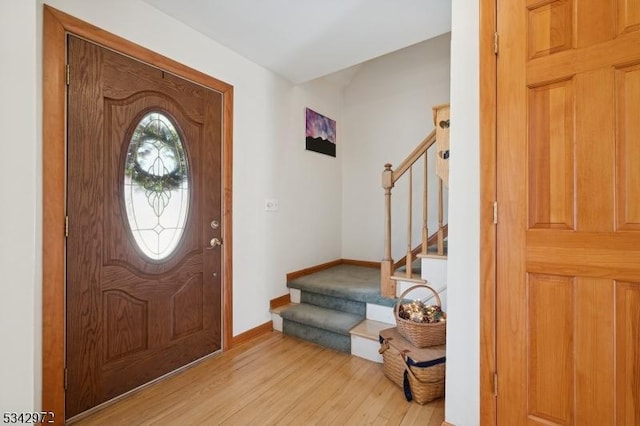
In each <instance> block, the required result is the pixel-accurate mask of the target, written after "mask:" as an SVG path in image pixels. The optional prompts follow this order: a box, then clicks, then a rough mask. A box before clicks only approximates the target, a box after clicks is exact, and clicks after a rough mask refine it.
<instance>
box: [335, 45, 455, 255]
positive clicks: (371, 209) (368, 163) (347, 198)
mask: <svg viewBox="0 0 640 426" xmlns="http://www.w3.org/2000/svg"><path fill="white" fill-rule="evenodd" d="M449 56H450V34H444V35H442V36H439V37H436V38H434V39H431V40H427V41H425V42H422V43H418V44H416V45H414V46H410V47H408V48H405V49H402V50H399V51H397V52H394V53H391V54H388V55H385V56H382V57H380V58H377V59H374V60H371V61H369V62H367V63H365V64H363V65H361V67H360V69H359V70H358V72H357V74H356V75H355V76H354V77H353V79H352V80H351V82H350V84H349V85H348V86H347V87H346V89H345V93H344V122H345V126H344V130H343V132H344V135H345V136H344V139H343V141H344V143H343V146H344V147H343V152H344V162H343V170H342V173H343V192H342V194H343V195H342V197H343V198H342V205H343V213H342V255H343V257H344V258H350V259H359V260H371V261H380V260H381V259H382V256H383V254H384V253H383V250H384V191H383V189H382V186H381V173H382V170H383V169H384V164H385V163H391V164H392V165H393V167H394V168H395V167H397V166H398V165H399V164H400V163H401V162H402V161H403V160H404V159H405V158H406V157H407V156H408V155H409V154H410V153H411V151H413V149H414V148H415V147H416V146H418V144H419V143H420V142H421V141H422V140H423V139H424V138H425V137H426V136H427V135H428V134H429V132H430V131H431V130H433V127H434V126H433V117H432V107H433V106H435V105H438V104H443V103H447V102H449V74H450V68H449ZM430 170H431V171H433V170H434V168H433V162H432V164H431V169H430ZM421 176H422V169H421V167H419V168H418V169H417V170H415V171H414V189H419V188H420V187H419V186H418V185H417V183H418V182H421V181H422V177H421ZM431 181H432V183H434V184H435V179H431ZM406 185H407V184H406V183H401V182H399V184H398V186H397V187H396V188H394V195H393V199H394V201H393V202H392V206H393V214H392V218H393V225H394V226H393V230H392V236H393V240H394V249H393V255H394V257H395V259H398V258H400V257H402V256H403V255H404V253H405V252H406V226H407V225H406V223H407V213H406V211H407V210H406V201H403V203H402V204H401V203H399V201H400V200H406V198H404V197H403V196H402V195H403V194H406V193H407V186H406ZM430 195H431V196H435V195H436V191H435V186H434V187H432V188H431V189H430ZM396 201H398V202H396ZM421 206H422V198H421V197H418V196H415V197H414V207H415V209H414V211H415V214H414V220H413V221H412V223H413V229H414V230H415V231H416V234H415V236H414V239H413V242H414V244H413V245H414V246H415V245H417V244H418V242H419V240H418V238H417V236H418V235H420V232H421V231H420V230H421V228H420V223H421V218H422V210H421V209H422V207H421ZM436 207H437V205H436V203H435V202H431V203H430V214H429V216H430V222H431V225H430V229H432V230H435V224H436V223H437V213H436Z"/></svg>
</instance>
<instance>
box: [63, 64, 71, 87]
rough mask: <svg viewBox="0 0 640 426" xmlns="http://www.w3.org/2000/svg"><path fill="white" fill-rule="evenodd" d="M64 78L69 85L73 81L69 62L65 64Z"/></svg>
mask: <svg viewBox="0 0 640 426" xmlns="http://www.w3.org/2000/svg"><path fill="white" fill-rule="evenodd" d="M64 80H65V82H66V83H67V86H68V85H69V82H70V81H71V67H70V66H69V64H67V65H65V67H64Z"/></svg>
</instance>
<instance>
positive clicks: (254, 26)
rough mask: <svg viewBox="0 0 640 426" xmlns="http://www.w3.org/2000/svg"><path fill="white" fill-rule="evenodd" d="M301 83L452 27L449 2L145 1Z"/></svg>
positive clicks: (324, 0) (436, 34)
mask: <svg viewBox="0 0 640 426" xmlns="http://www.w3.org/2000/svg"><path fill="white" fill-rule="evenodd" d="M144 1H145V2H147V3H148V4H150V5H152V6H154V7H156V8H157V9H159V10H161V11H163V12H164V13H166V14H168V15H170V16H172V17H174V18H176V19H178V20H179V21H182V22H183V23H185V24H186V25H188V26H190V27H192V28H194V29H195V30H197V31H199V32H201V33H203V34H204V35H206V36H207V37H209V38H211V39H213V40H215V41H217V42H218V43H220V44H222V45H224V46H226V47H228V48H229V49H231V50H234V51H235V52H237V53H239V54H240V55H242V56H244V57H245V58H247V59H249V60H251V61H253V62H255V63H257V64H259V65H262V66H264V67H265V68H268V69H270V70H272V71H274V72H275V73H277V74H280V75H282V76H283V77H285V78H287V79H288V80H290V81H291V82H293V83H296V84H297V83H303V82H306V81H309V80H313V79H315V78H318V77H323V76H326V75H328V74H332V73H334V72H336V71H340V70H344V69H346V68H349V67H352V66H354V65H357V64H360V63H362V62H365V61H367V60H370V59H373V58H376V57H378V56H381V55H384V54H387V53H390V52H393V51H396V50H399V49H402V48H404V47H407V46H410V45H412V44H415V43H418V42H421V41H424V40H427V39H430V38H433V37H436V36H438V35H440V34H443V33H446V32H449V31H450V30H451V0H314V1H311V0H180V1H177V0H144Z"/></svg>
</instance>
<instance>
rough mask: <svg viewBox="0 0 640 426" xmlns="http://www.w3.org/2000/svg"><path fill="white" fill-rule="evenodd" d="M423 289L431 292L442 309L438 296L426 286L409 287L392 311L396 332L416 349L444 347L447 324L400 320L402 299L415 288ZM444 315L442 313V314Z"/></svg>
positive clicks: (442, 322)
mask: <svg viewBox="0 0 640 426" xmlns="http://www.w3.org/2000/svg"><path fill="white" fill-rule="evenodd" d="M420 287H424V288H427V289H429V290H431V291H432V292H433V294H434V295H435V297H436V302H437V303H438V306H440V307H441V308H442V302H441V301H440V296H438V292H437V291H435V290H434V289H432V288H431V287H429V286H428V285H424V284H418V285H414V286H413V287H409V288H408V289H406V290H405V291H404V292H403V293H402V294H401V295H400V297H399V298H398V301H397V302H396V306H395V309H394V313H395V317H396V324H397V325H398V331H399V332H400V334H402V335H403V336H404V337H405V338H406V339H407V340H408V341H410V342H411V343H412V344H413V345H414V346H415V347H418V348H426V347H429V346H438V345H444V344H445V341H446V340H447V322H446V321H440V322H434V323H420V322H415V321H411V320H407V319H404V318H400V304H401V303H402V300H403V299H404V297H405V296H406V295H407V294H408V293H409V292H410V291H412V290H415V289H417V288H420ZM443 315H444V312H443Z"/></svg>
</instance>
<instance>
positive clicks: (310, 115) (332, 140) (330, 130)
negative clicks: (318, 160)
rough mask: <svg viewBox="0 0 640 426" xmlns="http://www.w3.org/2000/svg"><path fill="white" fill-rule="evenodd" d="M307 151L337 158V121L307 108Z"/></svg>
mask: <svg viewBox="0 0 640 426" xmlns="http://www.w3.org/2000/svg"><path fill="white" fill-rule="evenodd" d="M305 120H306V149H307V151H315V152H319V153H321V154H326V155H330V156H332V157H335V156H336V121H335V120H332V119H330V118H328V117H325V116H324V115H322V114H319V113H317V112H315V111H314V110H312V109H310V108H305Z"/></svg>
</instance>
